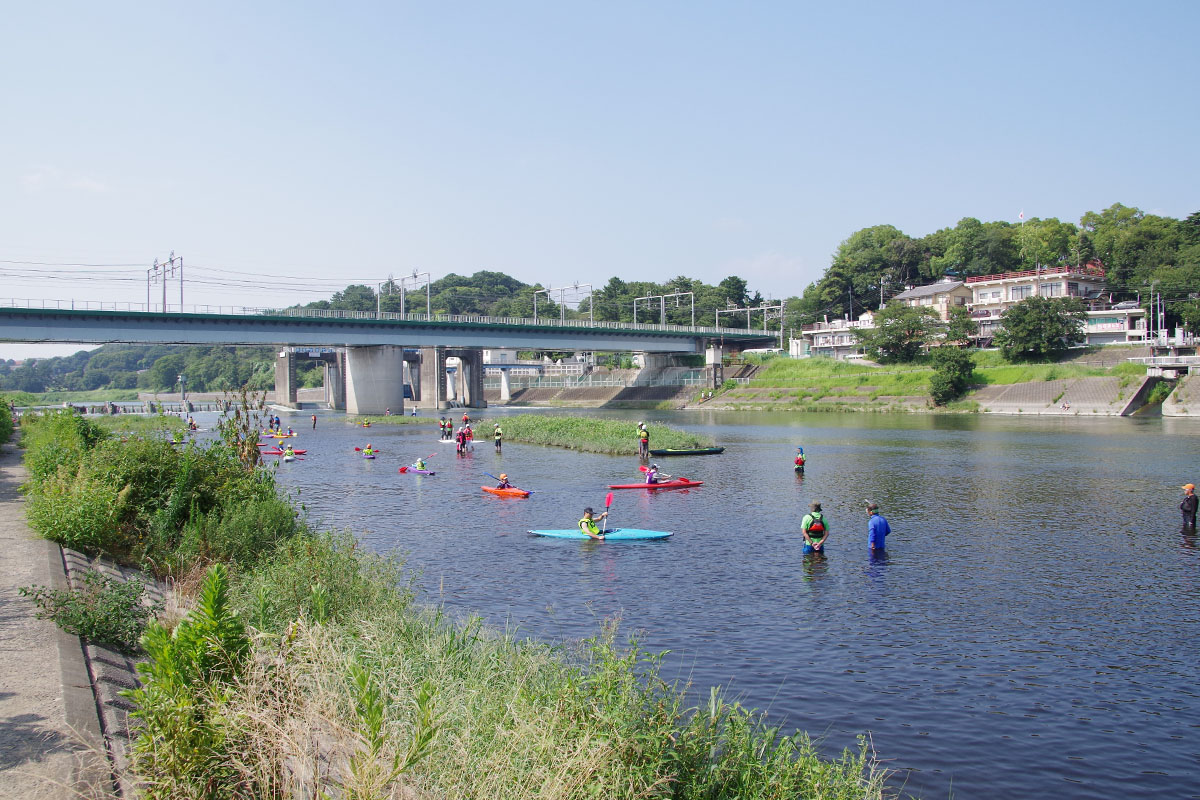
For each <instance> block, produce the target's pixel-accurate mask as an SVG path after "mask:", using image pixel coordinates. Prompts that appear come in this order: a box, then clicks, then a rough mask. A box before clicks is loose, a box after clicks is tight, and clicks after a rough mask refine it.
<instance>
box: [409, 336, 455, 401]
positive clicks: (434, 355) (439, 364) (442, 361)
mask: <svg viewBox="0 0 1200 800" xmlns="http://www.w3.org/2000/svg"><path fill="white" fill-rule="evenodd" d="M413 402H415V403H417V404H418V406H419V407H420V408H428V409H430V410H433V411H440V410H441V409H443V408H448V407H449V406H450V403H449V402H447V400H446V348H444V347H422V348H421V367H420V369H419V370H418V371H417V379H416V382H415V383H414V384H413Z"/></svg>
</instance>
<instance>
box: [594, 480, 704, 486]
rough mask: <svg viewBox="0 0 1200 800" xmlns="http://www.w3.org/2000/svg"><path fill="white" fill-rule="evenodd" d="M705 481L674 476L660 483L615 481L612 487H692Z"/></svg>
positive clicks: (701, 484)
mask: <svg viewBox="0 0 1200 800" xmlns="http://www.w3.org/2000/svg"><path fill="white" fill-rule="evenodd" d="M703 485H704V481H689V480H688V479H687V478H672V479H671V480H669V481H661V482H659V483H614V484H610V485H609V487H608V488H610V489H690V488H691V487H693V486H703Z"/></svg>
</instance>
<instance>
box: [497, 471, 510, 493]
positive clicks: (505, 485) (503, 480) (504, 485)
mask: <svg viewBox="0 0 1200 800" xmlns="http://www.w3.org/2000/svg"><path fill="white" fill-rule="evenodd" d="M496 488H497V489H511V488H512V484H511V483H509V482H508V473H507V472H501V473H500V482H499V483H497V484H496Z"/></svg>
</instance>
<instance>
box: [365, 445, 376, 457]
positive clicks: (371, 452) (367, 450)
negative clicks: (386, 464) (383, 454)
mask: <svg viewBox="0 0 1200 800" xmlns="http://www.w3.org/2000/svg"><path fill="white" fill-rule="evenodd" d="M363 455H364V456H373V455H375V451H374V450H372V449H371V445H369V444H368V445H367V446H366V447H364V448H363Z"/></svg>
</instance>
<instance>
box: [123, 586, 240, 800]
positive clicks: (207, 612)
mask: <svg viewBox="0 0 1200 800" xmlns="http://www.w3.org/2000/svg"><path fill="white" fill-rule="evenodd" d="M142 644H143V646H144V647H145V650H146V653H147V655H148V656H149V659H148V660H147V661H146V662H145V663H143V664H139V665H138V671H139V672H140V673H141V676H142V687H141V688H139V689H133V690H131V691H128V692H126V693H125V694H126V696H127V697H129V698H130V699H131V700H133V702H134V703H135V704H136V705H137V710H136V711H134V712H133V715H134V716H135V717H137V718H138V720H139V721H140V722H141V730H140V732H139V734H138V737H137V739H136V741H135V743H134V748H133V753H134V764H135V767H136V769H138V770H139V771H140V772H142V773H143V774H150V775H153V776H154V777H155V779H154V780H153V781H149V782H147V783H145V784H144V785H143V786H142V791H143V794H144V795H145V796H146V797H150V798H159V797H162V798H174V797H205V798H218V797H239V796H242V795H241V793H240V792H239V791H238V786H237V781H236V780H234V775H235V774H236V770H235V767H234V765H233V764H232V763H230V761H229V758H228V754H229V750H228V747H229V744H230V743H229V736H228V734H229V720H228V719H227V717H226V715H225V708H226V706H227V704H228V699H229V696H230V694H231V693H232V687H233V685H234V681H235V680H236V679H237V677H238V675H239V674H240V673H241V671H242V668H243V666H244V664H245V662H246V658H247V656H248V655H249V651H250V639H249V637H248V636H247V635H246V628H245V624H244V623H243V622H242V620H241V619H240V618H239V616H238V615H237V612H235V611H234V610H233V608H232V607H231V606H230V602H229V576H228V572H227V570H226V569H225V567H224V566H222V565H220V564H216V565H213V566H212V567H211V568H210V569H209V571H208V574H207V576H206V577H205V579H204V584H203V586H202V587H201V590H200V595H199V598H198V600H197V604H196V607H195V608H194V609H193V610H192V611H191V612H190V613H189V614H188V615H187V616H186V617H185V618H184V619H183V620H182V621H181V622H180V623H179V625H178V626H177V627H176V628H175V630H174V632H169V631H168V630H167V629H166V628H165V627H163V626H162V625H159V624H158V623H156V622H153V623H151V624H150V626H149V627H148V628H147V631H146V635H145V636H144V637H143V639H142Z"/></svg>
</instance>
